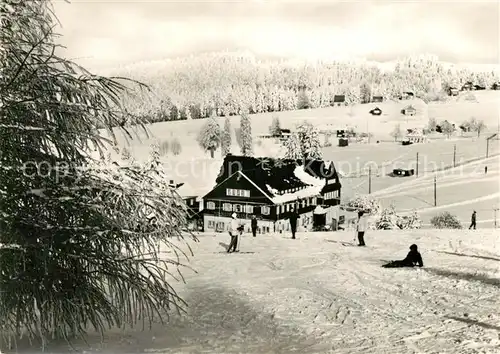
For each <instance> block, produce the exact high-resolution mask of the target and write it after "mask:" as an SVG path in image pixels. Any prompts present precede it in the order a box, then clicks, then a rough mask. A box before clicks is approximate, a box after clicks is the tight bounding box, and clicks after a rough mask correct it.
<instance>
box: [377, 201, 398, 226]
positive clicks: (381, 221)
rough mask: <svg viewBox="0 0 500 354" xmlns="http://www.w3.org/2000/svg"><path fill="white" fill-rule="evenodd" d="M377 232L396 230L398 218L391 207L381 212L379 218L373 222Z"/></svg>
mask: <svg viewBox="0 0 500 354" xmlns="http://www.w3.org/2000/svg"><path fill="white" fill-rule="evenodd" d="M375 227H376V229H377V230H394V229H397V228H398V216H397V215H396V210H395V208H394V206H393V205H391V206H389V207H388V208H385V209H383V210H382V213H381V214H380V216H379V218H378V219H377V220H376V221H375Z"/></svg>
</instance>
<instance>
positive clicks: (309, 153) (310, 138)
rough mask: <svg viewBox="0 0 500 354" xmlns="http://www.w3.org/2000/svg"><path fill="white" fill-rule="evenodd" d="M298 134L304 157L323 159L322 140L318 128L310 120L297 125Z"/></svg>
mask: <svg viewBox="0 0 500 354" xmlns="http://www.w3.org/2000/svg"><path fill="white" fill-rule="evenodd" d="M297 135H298V137H299V141H300V148H301V150H302V157H303V158H304V159H322V158H323V152H322V150H321V141H320V138H319V132H318V130H317V129H316V128H315V127H314V126H313V125H312V124H311V123H309V122H307V121H304V122H303V123H301V124H299V125H297Z"/></svg>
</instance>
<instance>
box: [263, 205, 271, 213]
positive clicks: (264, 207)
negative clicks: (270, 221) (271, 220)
mask: <svg viewBox="0 0 500 354" xmlns="http://www.w3.org/2000/svg"><path fill="white" fill-rule="evenodd" d="M261 212H262V215H269V214H270V213H271V208H269V207H268V206H263V207H261Z"/></svg>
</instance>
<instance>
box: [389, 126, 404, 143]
mask: <svg viewBox="0 0 500 354" xmlns="http://www.w3.org/2000/svg"><path fill="white" fill-rule="evenodd" d="M402 135H403V133H402V132H401V125H400V124H396V126H395V127H394V130H393V131H392V132H391V136H392V137H393V138H394V141H398V139H399V138H401V136H402Z"/></svg>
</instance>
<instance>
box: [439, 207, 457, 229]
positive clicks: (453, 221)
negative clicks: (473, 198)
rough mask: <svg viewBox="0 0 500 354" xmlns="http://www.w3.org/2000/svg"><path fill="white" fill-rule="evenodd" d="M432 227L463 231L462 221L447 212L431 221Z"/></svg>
mask: <svg viewBox="0 0 500 354" xmlns="http://www.w3.org/2000/svg"><path fill="white" fill-rule="evenodd" d="M431 225H432V226H433V227H435V228H436V229H461V228H462V224H461V223H460V220H459V219H458V218H457V217H456V216H455V215H452V214H451V213H449V212H447V211H445V212H444V213H441V214H439V215H436V216H434V217H433V218H432V219H431Z"/></svg>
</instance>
